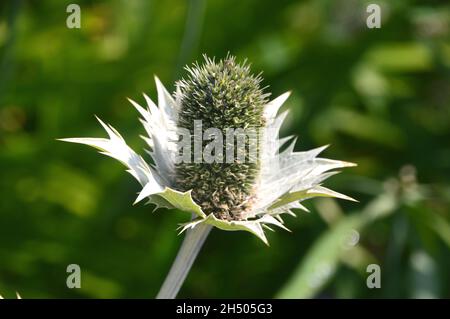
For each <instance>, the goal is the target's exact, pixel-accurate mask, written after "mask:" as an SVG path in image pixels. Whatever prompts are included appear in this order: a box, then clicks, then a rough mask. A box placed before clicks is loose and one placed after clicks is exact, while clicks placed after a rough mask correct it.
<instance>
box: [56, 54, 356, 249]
mask: <svg viewBox="0 0 450 319" xmlns="http://www.w3.org/2000/svg"><path fill="white" fill-rule="evenodd" d="M187 71H188V76H187V78H186V79H184V80H181V81H179V82H177V85H176V87H177V89H176V92H175V93H174V95H173V96H172V95H171V94H169V93H168V91H167V90H166V89H165V88H164V86H163V85H162V83H161V82H160V81H159V79H158V78H155V81H156V87H157V92H158V106H156V105H155V103H154V102H153V101H152V100H151V99H150V98H149V97H148V96H147V95H145V94H144V98H145V100H146V102H147V107H146V108H144V107H142V106H140V105H139V104H137V103H136V102H134V101H132V100H130V102H131V103H132V104H133V106H134V107H135V108H136V109H137V111H138V112H139V113H140V115H141V116H142V118H141V122H142V124H143V126H144V128H145V131H146V133H147V136H143V138H144V140H145V141H146V142H147V144H148V146H149V150H148V153H149V155H150V156H151V158H152V159H153V163H152V164H148V163H147V162H146V161H145V160H144V159H143V158H142V157H141V156H140V155H138V154H136V153H135V152H134V151H133V150H132V149H131V148H130V147H129V146H128V145H127V144H126V143H125V141H124V139H123V138H122V136H121V135H120V134H119V133H118V132H117V131H116V130H115V129H114V128H113V127H112V126H110V125H107V124H105V123H104V122H102V121H101V120H100V119H98V120H99V122H100V124H101V125H102V126H103V127H104V129H105V130H106V132H107V133H108V136H109V138H68V139H63V141H67V142H73V143H81V144H87V145H90V146H93V147H95V148H97V149H99V150H100V151H101V153H102V154H105V155H108V156H110V157H113V158H115V159H117V160H119V161H120V162H122V163H123V164H124V165H125V166H126V167H127V168H128V170H127V171H128V172H129V173H131V175H133V176H134V177H135V178H136V179H137V180H138V181H139V183H140V184H141V185H142V190H141V191H140V193H139V195H138V197H137V199H136V202H139V201H141V200H143V199H148V202H149V203H153V204H155V205H156V208H159V207H166V208H169V209H174V208H175V209H179V210H182V211H185V212H188V213H191V214H193V215H194V216H195V217H194V219H193V220H192V221H191V222H189V223H186V224H183V225H182V226H181V229H182V231H184V230H186V229H188V228H194V227H195V226H197V225H199V224H200V223H206V224H210V225H213V226H216V227H217V228H220V229H223V230H233V231H234V230H245V231H249V232H251V233H253V234H255V235H256V236H258V237H259V238H260V239H261V240H263V241H264V243H266V244H267V239H266V236H265V234H264V229H263V228H268V229H271V228H270V226H272V225H275V226H278V227H281V228H284V229H286V227H285V226H284V225H283V224H284V223H283V220H282V215H283V214H290V215H294V216H295V214H294V213H293V212H292V211H291V210H292V209H294V208H299V209H303V210H307V209H306V208H305V207H304V206H303V205H302V204H301V202H302V201H304V200H305V199H308V198H312V197H318V196H322V197H323V196H325V197H337V198H342V199H348V200H352V199H351V198H350V197H347V196H345V195H342V194H339V193H337V192H334V191H332V190H330V189H328V188H325V187H323V186H321V183H322V182H323V181H324V180H325V179H327V178H328V177H330V176H332V175H334V174H336V173H337V172H336V171H335V169H337V168H341V167H347V166H354V164H352V163H348V162H342V161H336V160H330V159H325V158H320V157H318V155H319V154H320V153H321V152H322V151H323V150H324V149H325V148H326V146H325V147H320V148H317V149H313V150H310V151H306V152H295V151H294V146H295V142H296V139H295V137H292V136H290V137H285V138H279V137H278V134H279V131H280V128H281V125H282V123H283V121H284V119H285V118H286V116H287V114H288V112H287V111H286V112H284V113H281V114H278V111H279V109H280V107H281V105H282V104H283V103H284V102H285V101H286V99H287V98H288V96H289V93H285V94H282V95H281V96H279V97H277V98H275V99H273V100H271V101H269V99H268V96H269V95H268V94H266V93H264V92H263V91H264V89H263V88H261V86H260V84H261V77H260V76H254V75H252V74H251V72H250V68H249V66H248V65H247V64H246V63H245V62H244V63H242V64H239V63H236V61H235V59H234V58H233V57H227V58H225V59H224V60H221V61H219V62H215V61H214V60H211V59H208V58H206V57H205V63H204V64H203V65H202V66H200V65H198V64H194V65H193V66H192V67H191V68H187ZM196 121H201V123H202V128H201V132H200V133H201V135H202V136H204V134H205V133H206V131H207V129H208V128H215V129H216V130H219V132H223V133H224V135H226V131H227V129H229V128H243V129H249V128H250V129H255V130H257V132H258V133H257V135H256V137H255V136H253V138H247V139H245V140H244V148H245V149H247V150H248V149H249V148H250V144H252V143H254V142H255V140H256V143H254V144H252V145H256V150H257V152H256V157H255V156H253V157H251V155H248V154H247V153H250V152H247V153H246V155H245V156H244V158H241V159H240V160H238V159H235V160H232V161H228V160H227V161H226V162H223V161H215V162H212V163H211V162H205V161H201V159H202V157H201V156H200V161H195V160H194V161H181V162H180V161H179V160H178V159H179V156H180V147H179V142H180V131H181V130H185V131H188V132H190V133H192V134H193V135H195V130H196V124H195V123H196ZM201 146H202V149H203V148H204V147H205V146H207V143H206V142H204V141H203V142H202V143H201ZM231 146H236V142H231ZM229 147H230V143H229V142H228V141H227V143H226V145H224V146H222V147H221V148H219V149H217V148H216V149H215V152H216V153H223V152H226V151H227V150H228V149H229ZM194 148H195V146H194ZM218 151H220V152H218ZM233 154H234V153H233ZM216 155H217V154H216ZM195 156H196V155H194V157H195Z"/></svg>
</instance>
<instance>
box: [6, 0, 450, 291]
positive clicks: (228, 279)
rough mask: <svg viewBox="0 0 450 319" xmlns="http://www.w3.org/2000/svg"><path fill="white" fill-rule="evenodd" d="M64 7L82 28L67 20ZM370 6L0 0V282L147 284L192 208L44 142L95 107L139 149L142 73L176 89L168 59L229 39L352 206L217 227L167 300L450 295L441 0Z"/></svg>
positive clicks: (79, 149) (254, 0) (326, 205)
mask: <svg viewBox="0 0 450 319" xmlns="http://www.w3.org/2000/svg"><path fill="white" fill-rule="evenodd" d="M72 2H75V3H77V4H79V5H80V7H81V29H69V28H67V27H66V18H67V16H68V13H66V6H67V5H68V4H69V3H72ZM373 2H375V3H379V4H380V5H381V6H382V27H381V29H368V28H367V26H366V24H365V19H366V17H367V13H366V6H367V4H368V3H370V2H365V1H357V0H345V1H344V0H338V1H331V0H329V1H323V0H317V1H314V0H313V1H288V0H282V1H261V0H250V1H235V0H216V1H203V0H193V1H181V0H180V1H175V0H169V1H151V0H149V1H144V0H133V1H125V0H122V1H119V0H115V1H81V0H77V1H57V0H53V1H37V0H36V1H13V0H7V1H2V2H1V4H0V294H2V295H4V296H5V297H14V293H15V291H18V292H19V293H20V294H21V295H22V296H23V297H24V298H56V297H61V298H132V297H140V298H147V297H154V296H155V295H156V293H157V291H158V289H159V287H160V285H161V284H162V282H163V280H164V277H165V275H166V273H167V272H168V269H169V267H170V265H171V262H172V261H173V259H174V256H175V254H176V251H177V249H178V247H179V245H180V242H181V240H182V236H177V231H176V228H177V224H178V223H182V222H186V221H187V220H188V219H189V216H187V215H186V214H185V213H182V212H178V211H165V210H161V211H157V212H155V213H152V212H151V211H152V207H151V206H145V205H143V204H138V205H135V206H132V203H133V201H134V200H135V198H136V193H137V192H138V191H139V185H138V183H137V182H136V181H135V180H133V178H132V177H131V176H130V175H129V174H127V173H126V172H124V169H123V167H122V166H121V165H120V164H119V163H117V162H115V161H113V160H111V159H107V158H105V157H103V156H101V155H98V154H96V152H94V151H93V150H92V149H88V148H87V147H83V146H79V145H71V144H64V143H61V142H57V141H56V138H60V137H76V136H80V137H84V136H95V137H101V136H104V135H105V133H104V132H103V131H102V129H101V127H100V126H99V125H98V123H97V122H96V120H95V118H94V114H96V115H98V116H99V117H100V118H102V119H103V120H105V121H106V122H108V123H110V124H112V125H113V126H114V127H115V128H117V129H118V130H119V131H120V132H121V133H122V134H123V136H124V137H125V138H126V140H127V142H128V143H129V144H130V145H131V146H132V147H133V148H134V149H135V150H136V151H138V152H140V153H141V154H142V155H145V152H144V151H143V148H144V147H145V145H144V141H143V140H142V139H140V138H139V135H140V134H143V133H144V130H143V128H142V126H141V125H140V123H139V122H138V114H137V112H136V111H135V110H134V109H133V107H132V106H131V105H130V103H129V102H128V101H126V97H130V98H133V99H135V100H136V101H138V102H139V103H142V104H143V102H144V99H143V97H142V95H141V93H142V92H145V93H147V94H148V95H149V96H150V97H152V98H153V99H154V100H156V89H155V84H154V80H153V75H154V74H156V75H158V77H159V78H160V79H161V80H162V82H163V83H164V84H165V85H166V87H167V88H168V89H170V90H173V88H174V86H173V83H174V82H175V80H177V79H179V78H180V77H181V76H183V74H185V73H184V71H183V65H185V64H190V63H192V62H194V61H195V60H198V59H201V55H202V54H203V53H206V54H208V55H209V56H216V57H217V58H221V57H224V56H226V54H227V52H230V53H231V54H233V55H236V56H237V58H238V60H243V59H245V58H248V60H249V61H250V62H251V63H252V69H253V70H254V71H255V72H260V71H263V77H264V79H265V80H264V85H268V86H269V88H268V90H270V91H271V92H272V96H273V97H275V96H278V95H279V94H282V93H284V92H285V91H287V90H292V95H291V97H290V98H289V100H288V101H287V103H286V106H285V107H286V108H289V109H290V110H291V113H290V114H291V115H290V116H289V117H288V120H287V121H286V125H285V127H284V130H283V134H285V135H288V134H297V135H299V137H300V138H299V141H298V143H297V147H296V149H297V150H306V149H310V148H313V147H317V146H321V145H324V144H331V146H330V147H329V148H328V149H327V150H326V151H325V152H324V156H326V157H329V158H335V159H340V160H346V161H351V162H356V163H358V167H356V168H350V169H346V170H344V172H342V173H341V174H339V175H338V176H336V177H333V178H332V179H331V180H329V181H327V182H326V185H327V186H329V187H331V188H332V189H334V190H337V191H339V192H342V193H345V194H348V195H350V196H352V197H354V198H357V199H358V200H359V203H353V202H344V201H334V200H320V199H313V200H310V201H308V202H306V204H305V205H306V206H307V207H308V208H309V209H310V210H311V213H304V212H300V211H299V212H298V217H297V218H296V219H295V218H291V217H287V218H286V226H287V227H288V228H290V229H291V230H292V233H288V232H285V231H282V230H277V231H276V232H275V233H271V232H269V234H268V238H269V241H270V244H271V246H270V247H266V246H265V245H264V244H263V243H262V242H260V241H259V240H258V239H257V238H256V237H254V236H252V235H250V234H249V233H244V232H224V231H220V230H217V229H215V230H213V232H212V233H211V235H210V237H209V239H208V240H207V242H206V244H205V247H204V249H203V250H202V252H201V254H200V256H199V259H198V260H197V261H196V263H195V265H194V267H193V270H192V272H191V273H190V275H189V277H188V279H187V281H186V284H185V285H184V287H183V288H182V290H181V292H180V297H192V298H195V297H210V298H216V297H266V298H271V297H275V296H278V297H287V296H288V297H326V298H329V297H331V298H343V297H350V298H377V297H401V298H413V297H431V298H433V297H434V298H435V297H447V298H448V297H450V274H449V269H450V254H449V252H450V250H449V247H450V213H449V207H450V205H449V204H450V181H449V178H450V96H449V95H450V93H449V92H450V73H449V71H450V41H449V39H450V34H449V32H450V31H449V26H450V7H449V5H446V4H445V2H444V1H406V0H399V1H373ZM374 201H375V203H374ZM381 212H383V214H382V216H378V215H379V214H380V213H381ZM357 234H359V235H357ZM349 236H350V238H355V236H356V239H358V237H359V243H358V244H357V245H356V246H355V247H348V246H345V245H344V244H343V243H345V242H348V240H347V241H346V238H347V239H348V238H349ZM351 236H353V237H351ZM69 264H79V265H80V267H81V270H82V279H81V284H82V287H81V289H68V288H67V287H66V277H67V275H68V274H67V273H66V267H67V265H69ZM369 264H378V265H380V267H381V268H380V269H381V288H380V289H369V288H368V287H367V286H366V278H367V276H368V275H369V273H367V271H366V269H367V265H369Z"/></svg>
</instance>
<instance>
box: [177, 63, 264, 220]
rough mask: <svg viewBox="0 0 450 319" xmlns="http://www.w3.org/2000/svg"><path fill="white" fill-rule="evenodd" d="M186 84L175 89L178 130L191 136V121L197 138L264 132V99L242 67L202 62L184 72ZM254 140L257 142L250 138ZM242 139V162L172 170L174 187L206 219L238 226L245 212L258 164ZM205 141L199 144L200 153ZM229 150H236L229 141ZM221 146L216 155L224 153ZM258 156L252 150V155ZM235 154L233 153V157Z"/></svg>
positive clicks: (246, 67) (182, 166)
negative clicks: (214, 132) (212, 131)
mask: <svg viewBox="0 0 450 319" xmlns="http://www.w3.org/2000/svg"><path fill="white" fill-rule="evenodd" d="M187 71H188V72H189V74H188V77H187V79H183V80H181V81H179V82H178V83H177V87H178V91H177V93H176V98H177V100H178V101H179V108H180V110H179V115H178V122H177V125H178V127H182V128H186V129H188V130H189V131H190V133H191V134H192V136H194V134H195V132H194V130H195V123H196V121H199V120H201V121H202V132H201V134H204V132H205V130H206V129H207V128H211V127H213V128H217V129H219V130H220V131H221V132H222V135H223V136H226V129H228V128H246V129H249V128H254V129H257V130H259V129H260V128H261V127H263V126H264V123H265V120H264V116H263V115H264V114H263V113H264V106H265V105H266V104H267V102H268V94H264V92H263V90H262V88H261V87H260V83H261V81H262V79H261V77H260V76H254V75H252V74H251V72H250V67H249V65H248V64H246V63H245V62H244V63H242V64H238V63H236V61H235V58H234V57H230V56H228V57H227V58H225V59H224V60H221V61H219V62H217V63H216V62H215V61H214V60H211V59H208V58H207V57H206V56H205V63H204V64H203V65H202V66H200V65H199V64H198V63H196V64H194V65H193V67H190V68H187ZM254 138H256V139H257V138H258V137H257V136H255V137H254ZM250 142H251V141H250V140H249V138H246V140H245V142H244V143H245V145H243V147H244V148H245V151H246V152H245V157H244V161H242V162H240V161H238V160H237V156H236V154H234V158H235V159H234V160H233V162H232V163H227V162H224V161H222V162H213V163H205V162H201V163H192V162H191V163H184V162H182V163H179V164H177V165H176V187H177V188H178V189H179V190H181V191H189V190H192V197H193V199H194V201H195V202H197V203H199V205H200V206H201V207H202V209H203V211H204V212H205V213H206V214H209V213H213V214H214V215H215V216H216V217H217V218H220V219H226V220H240V219H242V215H243V212H245V211H246V210H247V209H249V208H250V206H251V200H252V191H254V185H255V181H256V178H257V174H258V168H259V160H258V158H256V160H255V161H252V160H251V159H250V158H249V157H250V152H249V149H248V148H249V144H250ZM207 144H208V140H206V141H205V140H204V141H202V147H203V148H204V147H206V146H207ZM233 144H234V145H233V146H234V150H236V149H237V148H238V145H237V140H236V139H234V140H233ZM226 148H227V144H226V143H223V147H222V150H221V151H222V154H223V153H226V151H227V149H226ZM257 151H258V150H257ZM235 153H236V152H235Z"/></svg>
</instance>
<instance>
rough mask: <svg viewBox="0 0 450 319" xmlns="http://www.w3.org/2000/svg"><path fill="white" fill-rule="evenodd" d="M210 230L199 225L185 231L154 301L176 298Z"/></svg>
mask: <svg viewBox="0 0 450 319" xmlns="http://www.w3.org/2000/svg"><path fill="white" fill-rule="evenodd" d="M211 228H212V227H211V226H210V225H206V224H200V225H197V226H196V227H195V228H194V229H189V230H188V231H187V233H186V237H185V238H184V240H183V243H182V244H181V247H180V250H179V251H178V254H177V257H176V258H175V261H174V262H173V264H172V267H171V268H170V271H169V274H168V275H167V277H166V279H165V280H164V283H163V285H162V287H161V289H160V290H159V293H158V295H157V296H156V299H174V298H175V297H176V296H177V294H178V291H179V290H180V288H181V286H182V285H183V282H184V280H185V279H186V277H187V275H188V273H189V270H190V269H191V267H192V264H193V263H194V261H195V258H196V257H197V255H198V253H199V252H200V249H201V248H202V246H203V243H204V242H205V240H206V237H208V234H209V232H210V231H211Z"/></svg>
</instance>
